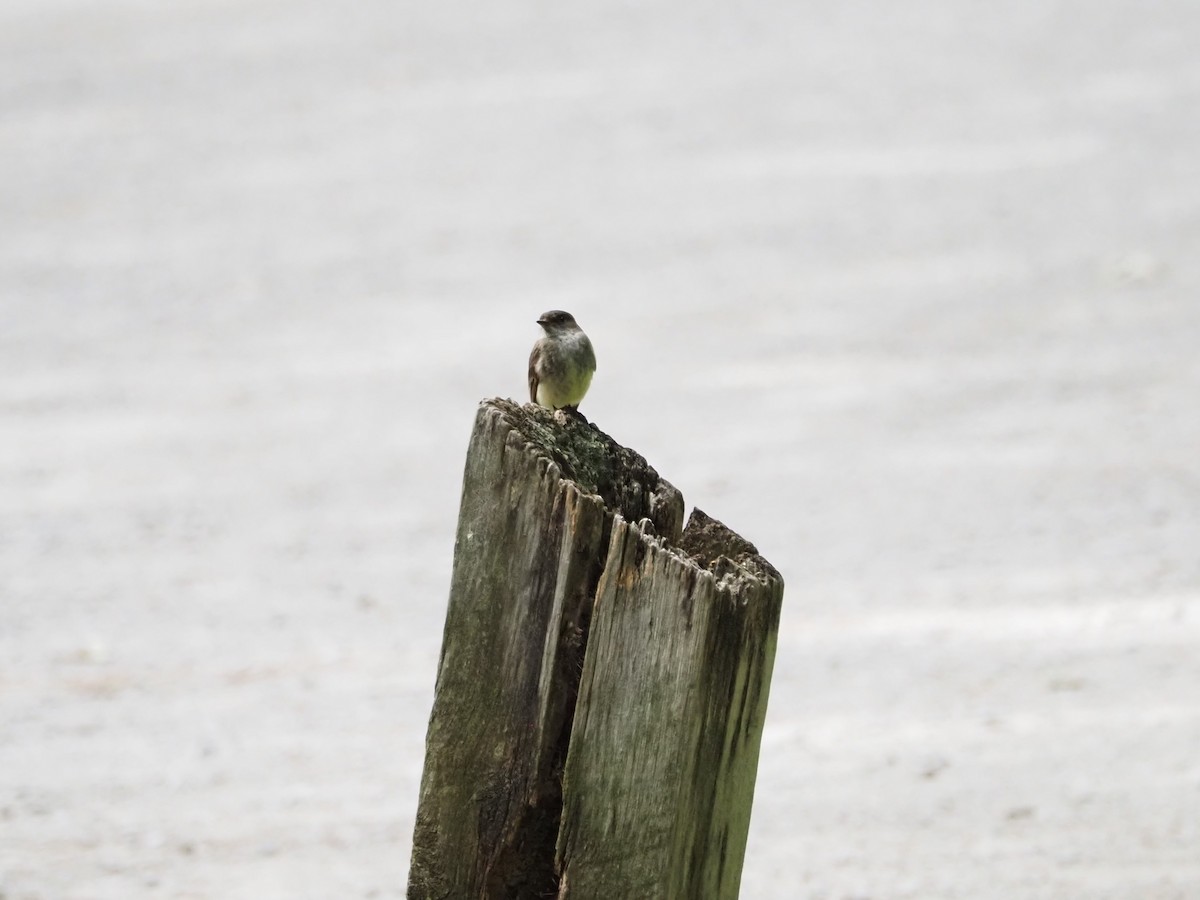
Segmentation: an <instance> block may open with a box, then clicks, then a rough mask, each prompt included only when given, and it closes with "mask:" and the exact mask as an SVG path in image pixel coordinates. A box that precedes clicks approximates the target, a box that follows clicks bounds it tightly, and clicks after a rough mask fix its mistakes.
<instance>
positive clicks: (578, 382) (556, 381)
mask: <svg viewBox="0 0 1200 900" xmlns="http://www.w3.org/2000/svg"><path fill="white" fill-rule="evenodd" d="M537 321H538V324H539V325H541V326H542V328H543V329H545V331H546V333H545V334H544V335H542V337H540V338H538V342H537V343H536V344H534V345H533V352H532V353H530V354H529V399H530V401H531V402H532V403H536V404H537V405H538V406H544V407H546V409H567V410H571V411H572V412H574V411H575V408H576V407H577V406H579V401H580V400H582V399H583V395H584V394H586V393H587V389H588V387H589V386H590V385H591V383H592V374H593V373H594V372H595V371H596V353H595V351H594V350H592V342H591V341H589V340H588V336H587V335H586V334H584V333H583V329H582V328H580V327H579V326H578V325H577V324H576V323H575V317H574V316H573V315H571V314H570V313H569V312H563V311H562V310H561V309H552V310H550V312H546V313H542V315H541V316H540V317H539V318H538V320H537Z"/></svg>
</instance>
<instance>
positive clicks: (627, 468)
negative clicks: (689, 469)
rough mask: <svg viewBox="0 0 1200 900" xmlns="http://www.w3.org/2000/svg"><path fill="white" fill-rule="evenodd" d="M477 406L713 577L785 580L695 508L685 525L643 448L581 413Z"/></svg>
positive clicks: (503, 403) (508, 404)
mask: <svg viewBox="0 0 1200 900" xmlns="http://www.w3.org/2000/svg"><path fill="white" fill-rule="evenodd" d="M481 406H482V407H483V408H484V409H487V410H491V411H493V412H494V413H496V414H499V415H500V416H501V417H502V418H503V419H504V421H505V423H506V424H507V425H508V426H509V427H510V428H511V429H512V430H513V431H514V432H516V433H517V434H519V435H520V436H521V437H522V438H524V439H525V441H526V442H527V443H528V444H529V446H530V447H532V448H533V449H535V450H536V451H537V452H539V453H541V454H542V455H544V456H545V457H546V458H548V459H549V460H550V461H552V462H553V463H554V464H555V465H556V466H557V467H558V468H559V470H560V471H561V472H562V474H563V476H564V477H566V478H567V479H569V480H571V481H573V482H575V483H576V484H577V485H578V486H579V487H580V489H581V490H584V491H586V492H587V493H590V494H597V495H599V496H600V498H601V499H602V500H603V501H604V504H605V506H607V507H608V508H609V509H610V510H612V511H613V512H615V513H620V515H621V516H622V518H624V519H625V520H626V521H628V522H631V523H636V524H638V525H639V527H640V528H642V529H643V530H644V531H649V532H652V533H653V534H654V535H656V536H657V537H658V538H659V539H660V540H662V541H663V542H664V543H665V544H666V545H667V546H669V547H671V548H672V549H674V550H675V551H676V552H677V553H678V554H679V555H680V556H683V557H686V558H687V559H689V560H690V561H692V562H694V563H695V564H696V565H697V566H699V567H700V568H701V569H705V570H707V571H709V572H711V573H712V574H713V575H714V576H715V577H716V578H717V579H718V581H721V580H724V579H725V578H726V577H731V578H738V577H741V576H745V575H747V574H748V575H750V576H751V577H752V578H754V579H756V580H759V581H769V582H777V583H779V584H782V581H783V579H782V578H781V577H780V575H779V573H778V572H777V571H776V570H775V568H774V567H773V566H772V565H771V564H770V563H769V562H767V561H766V560H765V559H763V558H762V557H761V556H760V555H759V553H758V550H757V549H756V548H755V547H754V545H753V544H751V543H750V542H749V541H747V540H745V539H744V538H742V537H740V536H739V535H738V534H736V533H735V532H733V531H731V530H730V529H729V528H727V527H726V526H725V525H723V524H722V523H721V522H718V521H717V520H716V519H713V518H711V517H709V516H708V515H706V514H705V513H703V512H701V511H700V510H699V509H695V510H693V511H692V515H691V518H690V519H689V520H688V523H687V529H686V530H685V529H684V528H683V512H684V503H683V495H682V494H681V493H680V492H679V490H678V489H676V488H675V487H674V486H673V485H672V484H671V483H670V482H668V481H667V480H666V479H664V478H662V477H661V476H660V475H659V474H658V472H656V471H655V470H654V467H653V466H651V465H650V464H649V463H648V462H646V460H645V458H644V457H643V456H641V454H639V453H637V452H635V451H633V450H630V449H629V448H628V447H623V446H622V445H620V444H618V443H617V442H616V441H614V440H613V439H612V438H611V437H609V436H608V435H607V434H605V433H604V432H603V431H601V430H600V429H599V428H597V427H596V426H595V425H593V424H591V423H590V422H588V421H587V420H586V419H584V418H583V417H582V416H580V415H578V414H576V415H563V414H561V413H560V414H558V415H557V416H556V414H555V413H552V412H551V411H549V410H546V409H542V408H541V407H539V406H535V405H533V404H524V405H521V404H518V403H514V402H513V401H512V400H505V399H502V398H498V397H497V398H493V399H491V400H484V401H483V403H482V404H481Z"/></svg>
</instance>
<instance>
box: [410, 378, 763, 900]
mask: <svg viewBox="0 0 1200 900" xmlns="http://www.w3.org/2000/svg"><path fill="white" fill-rule="evenodd" d="M682 521H683V498H682V496H681V495H680V493H679V491H677V490H676V489H675V488H674V487H672V486H671V485H670V484H669V483H667V482H666V481H665V480H663V479H661V478H660V477H659V476H658V474H657V473H656V472H655V471H654V469H653V468H651V467H650V466H649V465H648V464H647V463H646V461H645V460H644V459H643V458H642V457H640V456H639V455H638V454H636V453H634V452H633V451H631V450H628V449H627V448H624V447H621V446H620V445H618V444H616V443H615V442H614V441H612V439H611V438H609V437H608V436H607V435H605V434H603V433H602V432H600V431H599V430H598V429H596V428H595V427H594V426H591V425H588V424H587V423H586V422H584V421H583V420H582V419H580V418H576V417H569V416H566V417H564V416H563V415H562V414H558V415H557V416H555V415H552V414H551V413H549V412H547V411H545V410H541V409H538V408H536V407H533V406H518V405H517V404H515V403H512V402H511V401H506V400H490V401H485V402H484V403H483V404H481V406H480V410H479V414H478V417H477V419H476V422H475V429H474V432H473V434H472V437H471V444H470V448H469V450H468V453H467V465H466V472H465V475H464V479H463V496H462V506H461V509H460V513H459V523H458V536H457V539H456V542H455V552H454V572H453V576H452V579H451V589H450V603H449V608H448V610H447V616H446V628H445V634H444V636H443V644H442V657H441V661H440V663H439V668H438V679H437V688H436V694H435V698H434V705H433V712H432V715H431V717H430V722H429V731H428V735H427V738H426V757H425V771H424V775H423V778H422V782H421V797H420V802H419V806H418V809H417V822H416V828H415V831H414V835H413V853H412V862H411V866H410V872H409V885H408V897H409V900H434V898H438V900H442V898H449V900H459V898H463V900H502V898H503V900H524V898H529V900H534V898H546V897H558V898H560V900H566V898H576V900H590V898H610V897H620V898H623V900H639V898H646V900H651V898H654V900H674V898H680V900H683V898H697V900H727V898H736V897H737V894H738V884H739V881H740V877H741V868H742V858H743V855H744V852H745V845H746V834H747V830H748V828H749V824H750V806H751V801H752V799H753V793H754V781H755V775H756V772H757V765H758V751H759V742H760V739H761V735H762V726H763V719H764V716H765V713H766V705H767V694H768V688H769V685H770V678H771V668H772V664H773V662H774V655H775V641H776V633H777V630H778V623H779V610H780V604H781V601H782V597H783V581H782V579H781V578H780V577H779V574H778V572H776V571H775V569H774V568H772V567H771V565H770V564H769V563H767V562H766V560H764V559H762V557H761V556H759V555H758V553H757V551H756V550H755V549H754V547H753V546H752V545H751V544H749V543H748V542H746V541H744V540H743V539H741V538H740V537H738V536H737V535H736V534H734V533H733V532H732V531H730V530H729V529H727V528H726V527H725V526H723V525H722V524H721V523H719V522H717V521H715V520H713V519H710V518H709V517H707V516H705V515H704V514H703V513H701V512H700V511H699V510H696V511H695V512H693V514H692V517H691V520H690V521H689V522H688V526H687V528H686V529H683V528H681V525H682Z"/></svg>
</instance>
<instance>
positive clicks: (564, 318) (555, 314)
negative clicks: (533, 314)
mask: <svg viewBox="0 0 1200 900" xmlns="http://www.w3.org/2000/svg"><path fill="white" fill-rule="evenodd" d="M537 323H538V324H539V325H541V326H542V327H543V328H544V329H546V333H547V334H553V333H554V332H556V331H571V330H573V329H576V328H578V327H579V326H578V325H577V324H575V317H574V316H573V315H571V314H570V313H569V312H563V311H562V310H561V309H552V310H550V311H549V312H544V313H542V314H541V315H540V316H538V320H537Z"/></svg>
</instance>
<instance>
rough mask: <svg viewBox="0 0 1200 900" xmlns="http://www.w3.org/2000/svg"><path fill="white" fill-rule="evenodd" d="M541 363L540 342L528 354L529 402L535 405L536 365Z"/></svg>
mask: <svg viewBox="0 0 1200 900" xmlns="http://www.w3.org/2000/svg"><path fill="white" fill-rule="evenodd" d="M541 361H542V342H541V341H538V342H537V343H536V344H534V345H533V352H532V353H530V354H529V402H530V403H537V389H538V364H539V363H540V362H541Z"/></svg>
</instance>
